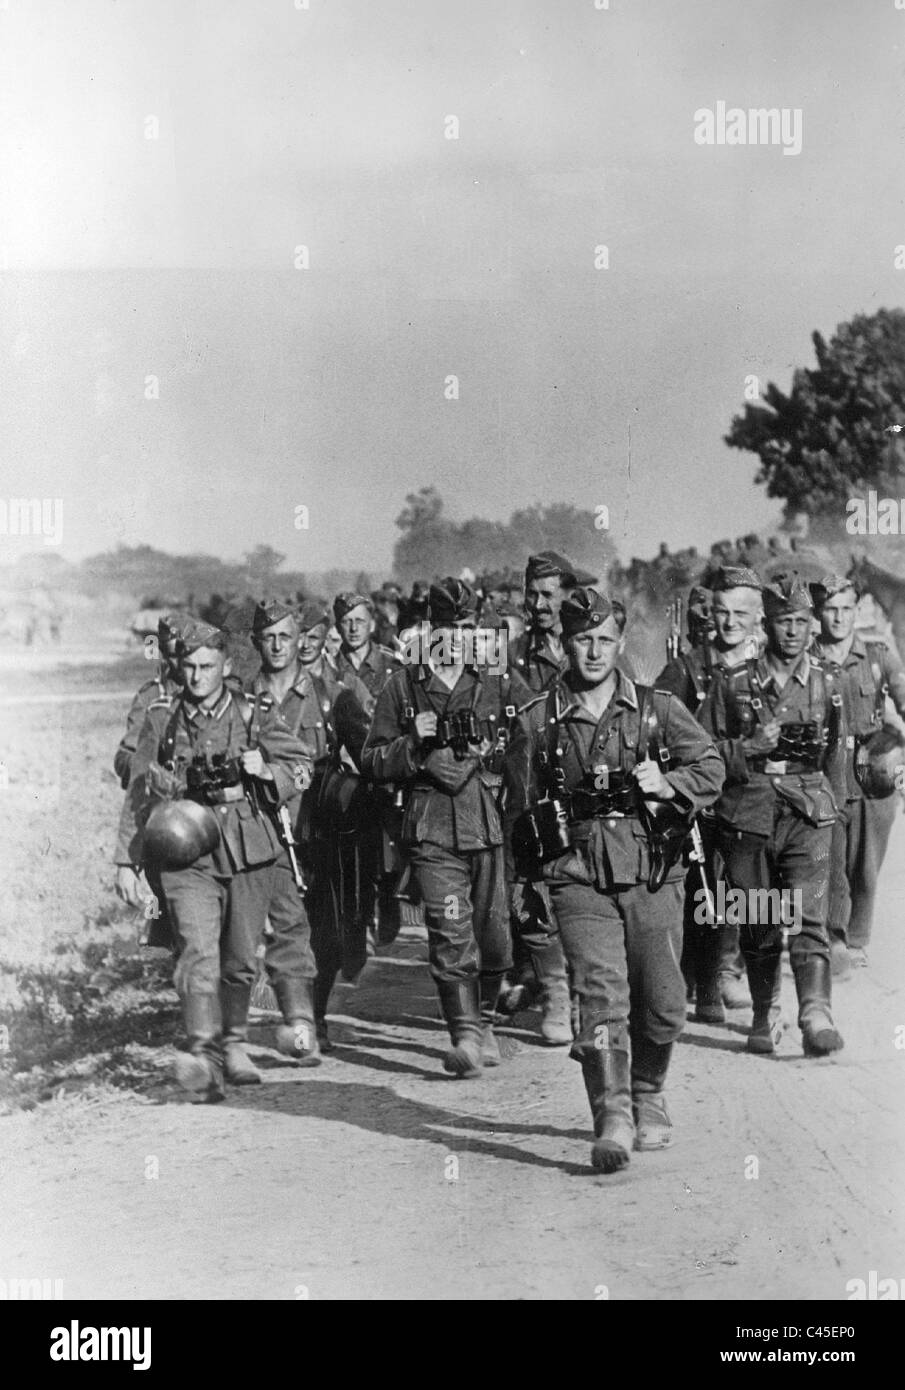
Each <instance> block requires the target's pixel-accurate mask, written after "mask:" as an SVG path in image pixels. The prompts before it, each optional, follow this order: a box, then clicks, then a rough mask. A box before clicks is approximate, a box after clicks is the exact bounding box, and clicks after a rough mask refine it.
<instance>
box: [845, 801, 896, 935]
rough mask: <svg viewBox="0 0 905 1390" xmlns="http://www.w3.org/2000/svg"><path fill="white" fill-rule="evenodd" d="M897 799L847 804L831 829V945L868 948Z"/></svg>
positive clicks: (850, 802) (848, 802) (849, 802)
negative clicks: (881, 870)
mask: <svg viewBox="0 0 905 1390" xmlns="http://www.w3.org/2000/svg"><path fill="white" fill-rule="evenodd" d="M897 805H898V797H896V796H887V797H884V798H883V799H882V800H879V801H868V800H867V799H866V798H865V797H859V798H858V799H857V800H856V801H847V802H846V804H845V809H844V810H843V811H842V812H841V813H840V816H839V819H838V821H837V822H836V824H835V825H834V826H833V843H832V850H831V860H830V910H829V918H828V920H827V927H828V929H829V934H830V939H831V940H834V939H835V940H838V941H844V942H846V943H847V944H848V945H849V946H858V947H861V948H862V949H863V948H864V947H866V946H867V945H868V943H869V942H870V933H871V927H872V925H873V917H874V902H875V900H876V896H877V880H878V879H879V877H880V869H881V868H882V866H883V860H884V858H885V856H886V848H887V845H888V844H889V835H890V831H891V830H892V825H893V821H894V820H895V815H896V806H897Z"/></svg>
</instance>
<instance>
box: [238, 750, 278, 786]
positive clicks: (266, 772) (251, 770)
mask: <svg viewBox="0 0 905 1390" xmlns="http://www.w3.org/2000/svg"><path fill="white" fill-rule="evenodd" d="M239 758H240V760H241V763H242V768H243V770H244V771H245V772H247V773H248V775H249V777H260V778H261V780H262V781H263V782H269V781H272V780H273V773H272V772H271V770H270V768H269V767H268V766H267V764H266V763H265V761H264V754H263V753H262V752H261V750H260V748H246V749H245V751H244V753H240V754H239Z"/></svg>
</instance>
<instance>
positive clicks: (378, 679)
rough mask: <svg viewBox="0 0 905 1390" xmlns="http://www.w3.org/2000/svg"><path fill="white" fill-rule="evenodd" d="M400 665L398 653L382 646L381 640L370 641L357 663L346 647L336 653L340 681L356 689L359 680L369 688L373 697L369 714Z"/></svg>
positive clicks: (368, 710)
mask: <svg viewBox="0 0 905 1390" xmlns="http://www.w3.org/2000/svg"><path fill="white" fill-rule="evenodd" d="M399 666H400V662H399V659H398V657H397V656H396V653H395V652H394V651H392V650H391V649H390V648H389V647H383V646H381V645H380V643H379V642H369V643H368V649H367V651H366V652H365V654H364V657H363V658H362V660H361V661H360V662H358V663H357V664H356V662H355V661H353V660H352V657H351V656H350V654H349V652H347V651H346V649H345V648H344V647H341V648H340V649H339V651H338V652H337V654H336V675H337V678H338V680H339V681H340V683H341V684H342V685H347V686H349V688H350V689H353V690H354V689H355V688H356V687H355V681H356V680H358V681H360V682H361V683H362V685H364V686H365V688H366V689H367V691H368V694H369V695H370V697H371V706H370V708H369V709H366V711H365V713H366V714H368V715H369V716H370V715H371V714H372V713H373V710H374V704H375V703H376V700H377V696H378V695H379V694H380V692H381V690H382V689H383V687H384V686H385V685H386V682H387V679H388V677H389V676H391V675H392V673H393V672H394V671H398V670H399Z"/></svg>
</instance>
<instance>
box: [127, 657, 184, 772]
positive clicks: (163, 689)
mask: <svg viewBox="0 0 905 1390" xmlns="http://www.w3.org/2000/svg"><path fill="white" fill-rule="evenodd" d="M181 688H182V687H181V685H180V683H179V681H174V680H171V679H170V677H169V676H164V675H157V676H156V677H155V678H154V679H152V680H149V681H145V683H144V685H141V686H139V688H138V691H137V693H136V695H135V698H134V699H133V701H132V704H131V705H130V706H129V713H128V714H127V715H126V732H125V733H124V734H123V736H122V738H121V739H120V743H119V747H118V748H117V750H116V755H115V757H114V759H113V771H114V772H115V773H116V775H117V777H118V778H119V780H120V785H121V786H122V788H123V790H124V791H125V789H126V788H127V787H128V785H129V778H130V776H131V772H132V759H133V757H134V756H135V749H136V748H137V747H138V735H139V734H140V733H141V726H142V725H143V724H144V722H145V715H146V714H147V712H148V707H149V706H150V705H151V704H153V702H154V701H155V700H161V699H163V698H164V697H165V696H167V695H176V694H178V692H179V691H180V689H181Z"/></svg>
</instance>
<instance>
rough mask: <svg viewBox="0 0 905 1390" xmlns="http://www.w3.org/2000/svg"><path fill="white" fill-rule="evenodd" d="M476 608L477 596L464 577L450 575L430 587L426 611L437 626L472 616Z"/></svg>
mask: <svg viewBox="0 0 905 1390" xmlns="http://www.w3.org/2000/svg"><path fill="white" fill-rule="evenodd" d="M477 608H478V596H477V594H476V593H475V591H474V589H473V588H472V587H471V585H470V584H466V582H465V580H464V579H453V578H452V576H451V575H450V576H448V577H447V578H446V579H441V580H440V582H439V583H438V584H432V585H431V587H430V597H429V600H428V613H429V614H430V620H431V622H432V623H435V624H437V625H438V626H442V624H443V623H457V622H462V620H463V619H464V618H473V617H474V616H475V614H476V612H477Z"/></svg>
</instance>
